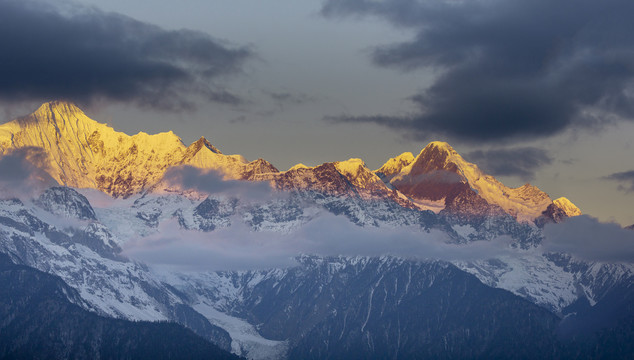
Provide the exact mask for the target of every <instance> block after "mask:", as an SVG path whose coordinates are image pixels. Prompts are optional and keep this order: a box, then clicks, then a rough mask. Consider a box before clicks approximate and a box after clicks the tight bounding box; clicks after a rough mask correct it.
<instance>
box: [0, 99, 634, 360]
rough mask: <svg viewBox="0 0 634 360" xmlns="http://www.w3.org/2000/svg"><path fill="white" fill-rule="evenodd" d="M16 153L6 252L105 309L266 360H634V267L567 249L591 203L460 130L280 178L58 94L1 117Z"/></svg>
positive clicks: (86, 307) (0, 208)
mask: <svg viewBox="0 0 634 360" xmlns="http://www.w3.org/2000/svg"><path fill="white" fill-rule="evenodd" d="M0 154H1V155H2V157H0V169H1V170H2V171H3V172H4V173H5V175H6V176H3V175H0V187H1V188H2V192H0V195H1V196H0V198H1V199H0V252H2V253H4V254H6V257H7V259H8V260H7V261H5V262H7V264H12V265H10V266H21V267H23V268H29V269H33V271H40V272H44V273H47V274H49V275H50V276H54V277H55V279H57V280H54V281H57V283H59V284H64V285H59V286H62V288H64V289H67V290H63V291H61V294H62V295H63V297H65V298H66V299H67V300H68V302H69V303H72V304H74V306H76V307H78V308H79V309H81V310H82V311H85V312H86V313H88V314H91V313H92V314H93V315H95V316H101V317H104V318H116V319H121V320H134V321H155V322H156V321H159V322H161V324H162V322H165V321H168V322H177V323H179V324H181V325H183V326H185V327H188V328H189V329H191V330H193V332H195V333H196V334H197V336H199V337H201V338H202V339H203V341H205V340H206V341H208V342H211V343H213V344H215V345H217V346H218V347H220V348H222V349H224V350H227V351H231V352H233V353H234V354H237V355H242V356H246V357H247V358H250V359H284V358H293V359H305V358H320V359H322V358H333V359H334V358H355V357H356V358H371V357H375V358H376V357H379V358H421V357H424V358H460V359H463V358H491V357H494V358H535V357H543V358H601V357H605V358H619V357H622V358H628V357H629V356H631V355H632V354H634V350H633V349H632V347H631V346H630V345H628V344H631V343H632V340H634V337H633V336H632V334H634V327H633V324H634V306H633V305H634V297H633V295H632V294H633V291H634V281H633V279H634V267H633V266H632V264H631V263H627V262H605V261H604V262H598V261H590V260H587V259H584V258H579V257H577V256H575V255H573V254H568V253H566V252H553V251H549V250H548V249H547V248H545V247H544V242H545V241H546V240H545V239H546V238H547V236H546V234H547V233H548V230H549V229H553V228H557V227H558V226H564V225H565V224H566V223H567V222H568V221H570V218H572V217H577V216H579V217H580V218H582V217H583V216H581V211H580V210H579V208H577V207H576V206H575V205H574V204H573V203H572V202H571V201H569V200H568V199H566V198H559V199H556V200H552V199H551V198H550V197H549V196H548V195H547V194H546V193H544V192H543V191H541V190H540V189H538V188H537V187H535V186H532V185H529V184H526V185H524V186H521V187H519V188H509V187H507V186H505V185H503V184H502V183H501V182H499V181H498V180H496V179H495V178H494V177H493V176H490V175H487V174H485V173H484V172H482V171H481V170H480V169H479V168H478V167H477V165H475V164H472V163H469V162H467V161H466V160H464V159H463V158H462V157H461V156H460V155H459V154H458V153H457V152H456V151H455V150H454V149H453V148H452V147H451V146H450V145H449V144H447V143H444V142H431V143H429V144H428V145H427V146H425V147H424V148H423V149H422V150H421V151H420V153H419V154H418V155H417V156H414V155H413V154H412V153H404V154H401V155H399V156H396V157H394V158H391V159H389V160H387V162H386V163H385V164H384V165H383V166H381V167H380V168H379V169H377V170H374V171H373V170H370V169H369V168H368V167H367V166H366V165H365V163H364V162H363V161H362V160H361V159H349V160H346V161H335V162H329V163H324V164H321V165H319V166H314V167H308V166H305V165H302V164H298V165H295V166H293V167H292V168H290V169H289V170H286V171H279V170H278V169H277V168H275V167H274V166H273V165H272V164H271V163H269V162H268V161H266V160H263V159H257V160H255V161H251V162H249V161H247V160H246V159H245V158H244V157H242V156H240V155H225V154H223V153H222V152H221V151H220V150H219V149H217V148H216V147H214V146H213V145H212V144H211V143H210V142H209V141H208V140H206V139H205V138H201V139H199V140H198V141H196V142H194V143H193V144H191V145H189V146H186V145H185V144H183V142H182V141H181V139H180V138H178V137H177V136H176V135H175V134H173V133H172V132H168V133H161V134H156V135H148V134H145V133H139V134H137V135H134V136H129V135H126V134H124V133H120V132H117V131H115V130H114V129H112V128H110V127H108V126H107V125H104V124H100V123H98V122H96V121H94V120H92V119H90V118H88V117H87V116H86V115H85V114H84V113H83V112H82V111H81V110H80V109H79V108H77V107H76V106H75V105H73V104H70V103H67V102H60V101H55V102H50V103H46V104H44V105H42V106H41V107H40V108H39V109H38V110H37V111H35V112H34V113H33V114H31V115H28V116H25V117H22V118H18V119H16V120H13V121H11V122H8V123H6V124H3V125H0ZM3 159H4V160H3ZM7 159H9V160H10V161H9V160H7ZM7 174H8V175H7ZM9 175H11V176H9ZM24 184H27V185H28V186H27V188H26V189H21V187H20V186H21V185H24ZM20 189H21V190H20ZM18 190H19V191H18ZM7 266H9V265H7ZM15 281H16V280H15V279H13V278H9V277H6V278H3V284H2V286H9V285H11V286H14V285H15ZM47 281H48V280H47ZM12 284H13V285H12ZM64 286H67V288H65V287H64ZM59 293H60V292H59V291H58V292H57V294H58V295H59ZM11 295H12V294H10V293H9V294H6V296H7V297H8V298H10V297H11ZM3 296H4V295H3ZM16 296H18V295H17V294H16ZM56 296H57V295H56ZM13 299H14V300H11V299H10V300H7V301H6V303H11V302H12V301H17V300H15V299H17V298H13ZM64 306H66V305H64ZM38 309H39V308H38ZM10 311H13V310H10ZM37 311H39V310H36V311H35V312H37ZM73 311H75V310H73ZM73 314H75V313H73ZM64 316H65V315H64ZM68 316H71V315H68ZM72 316H75V317H76V316H77V315H72ZM82 316H84V315H82ZM12 321H13V320H12ZM74 321H79V320H74ZM90 321H93V320H90ZM5 325H6V324H5ZM9 325H11V324H9ZM135 331H136V330H135ZM166 331H167V330H166ZM169 331H173V330H169ZM179 331H180V330H179ZM16 336H18V335H16ZM22 336H23V335H20V337H22ZM8 341H9V342H8V343H11V342H13V343H15V342H16V341H17V342H19V341H21V339H20V338H18V339H9V340H8ZM188 341H194V340H188ZM0 350H2V349H0ZM82 351H83V350H82ZM5 353H6V352H5Z"/></svg>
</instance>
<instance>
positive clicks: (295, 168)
mask: <svg viewBox="0 0 634 360" xmlns="http://www.w3.org/2000/svg"><path fill="white" fill-rule="evenodd" d="M298 169H310V167H309V166H306V165H304V164H302V163H299V164H297V165H294V166H293V167H291V168H290V169H288V171H291V170H298Z"/></svg>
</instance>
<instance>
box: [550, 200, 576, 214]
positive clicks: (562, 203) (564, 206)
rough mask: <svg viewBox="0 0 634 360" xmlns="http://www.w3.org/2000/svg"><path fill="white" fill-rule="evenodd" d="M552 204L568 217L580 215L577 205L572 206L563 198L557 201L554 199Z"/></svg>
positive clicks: (570, 202)
mask: <svg viewBox="0 0 634 360" xmlns="http://www.w3.org/2000/svg"><path fill="white" fill-rule="evenodd" d="M553 204H555V205H556V206H557V207H558V208H560V209H561V210H563V211H564V212H565V213H566V215H568V216H570V217H572V216H579V215H581V209H579V208H578V207H577V205H575V204H573V203H572V201H570V200H568V199H567V198H565V197H560V198H559V199H556V200H555V201H553Z"/></svg>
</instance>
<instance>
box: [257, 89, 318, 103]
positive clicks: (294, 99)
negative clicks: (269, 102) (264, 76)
mask: <svg viewBox="0 0 634 360" xmlns="http://www.w3.org/2000/svg"><path fill="white" fill-rule="evenodd" d="M264 93H265V94H266V95H267V96H269V97H270V98H271V99H273V100H274V101H275V102H276V103H277V104H278V106H280V107H282V106H284V105H285V104H291V105H301V104H304V103H307V102H311V101H314V99H313V98H312V97H311V96H309V95H306V94H303V93H290V92H273V91H265V92H264Z"/></svg>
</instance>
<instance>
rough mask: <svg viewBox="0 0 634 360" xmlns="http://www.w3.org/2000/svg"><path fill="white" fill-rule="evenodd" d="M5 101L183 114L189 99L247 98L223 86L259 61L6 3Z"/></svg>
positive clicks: (72, 9)
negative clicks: (101, 104) (95, 103)
mask: <svg viewBox="0 0 634 360" xmlns="http://www.w3.org/2000/svg"><path fill="white" fill-rule="evenodd" d="M0 48H2V51H1V52H0V64H1V65H2V66H0V78H2V81H1V82H0V99H2V100H5V101H23V100H24V101H27V100H38V101H40V100H51V99H58V98H62V99H66V100H72V101H76V102H79V103H87V102H90V101H92V100H95V99H107V100H114V101H121V102H134V103H136V104H139V105H142V106H148V107H155V108H162V109H170V110H180V109H186V108H189V107H191V106H193V105H192V104H193V103H192V102H191V101H190V100H189V99H188V96H189V95H196V96H199V97H200V98H202V99H204V100H207V101H213V102H221V103H229V104H236V103H238V102H240V99H239V98H238V97H237V96H235V95H233V94H231V93H230V92H228V91H227V90H225V89H223V88H222V87H220V86H218V84H217V79H218V78H219V77H220V76H222V75H226V74H231V73H235V72H238V71H239V70H240V68H241V65H242V63H243V62H244V61H245V60H246V59H248V58H250V57H251V52H250V51H249V50H248V49H245V48H231V47H228V46H227V45H225V44H223V43H221V42H220V41H217V40H215V39H213V38H212V37H210V36H209V35H207V34H204V33H201V32H196V31H190V30H176V31H168V30H164V29H161V28H160V27H158V26H154V25H150V24H146V23H143V22H140V21H137V20H135V19H132V18H129V17H126V16H124V15H120V14H115V13H106V12H102V11H100V10H98V9H95V8H88V7H82V6H80V5H75V4H71V3H63V6H60V7H54V6H52V5H50V4H47V3H43V2H39V1H37V0H2V1H0Z"/></svg>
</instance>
